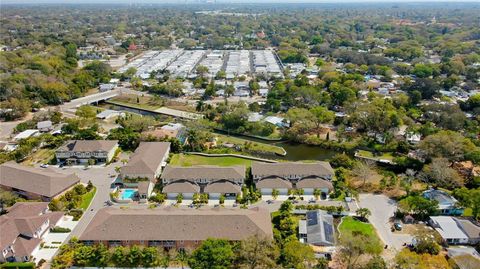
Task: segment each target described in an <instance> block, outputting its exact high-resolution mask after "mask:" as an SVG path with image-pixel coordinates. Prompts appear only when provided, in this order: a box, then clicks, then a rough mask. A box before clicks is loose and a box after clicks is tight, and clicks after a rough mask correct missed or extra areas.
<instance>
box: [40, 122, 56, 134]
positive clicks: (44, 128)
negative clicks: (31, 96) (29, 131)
mask: <svg viewBox="0 0 480 269" xmlns="http://www.w3.org/2000/svg"><path fill="white" fill-rule="evenodd" d="M37 129H38V130H39V131H40V132H42V133H45V132H50V131H51V130H53V124H52V121H49V120H46V121H39V122H37Z"/></svg>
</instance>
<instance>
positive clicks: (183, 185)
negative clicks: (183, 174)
mask: <svg viewBox="0 0 480 269" xmlns="http://www.w3.org/2000/svg"><path fill="white" fill-rule="evenodd" d="M162 192H164V193H197V192H200V187H199V186H198V185H196V184H194V183H191V182H188V181H183V182H173V183H170V184H168V185H167V186H165V187H163V190H162Z"/></svg>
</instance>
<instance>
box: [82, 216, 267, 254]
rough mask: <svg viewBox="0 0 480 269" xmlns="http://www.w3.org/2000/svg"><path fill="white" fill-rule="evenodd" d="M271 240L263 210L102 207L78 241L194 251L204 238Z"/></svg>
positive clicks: (109, 245)
mask: <svg viewBox="0 0 480 269" xmlns="http://www.w3.org/2000/svg"><path fill="white" fill-rule="evenodd" d="M251 236H257V237H259V238H273V232H272V224H271V220H270V213H269V212H268V211H267V210H265V209H260V208H252V209H242V210H240V209H225V208H208V209H198V210H191V209H180V208H165V209H119V208H111V207H110V208H102V209H100V210H99V211H98V212H97V213H96V215H95V217H94V218H93V220H92V221H91V222H90V223H89V224H88V226H87V227H86V229H85V231H84V232H83V233H82V234H81V235H80V237H79V240H80V241H81V242H83V243H84V244H87V245H92V244H99V243H103V244H104V245H106V246H108V247H115V246H132V245H140V246H149V247H158V248H162V249H171V248H174V249H187V248H188V249H195V248H197V247H198V246H200V245H201V243H202V241H204V240H206V239H207V238H222V239H227V240H230V241H240V240H244V239H246V238H249V237H251Z"/></svg>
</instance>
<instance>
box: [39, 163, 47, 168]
mask: <svg viewBox="0 0 480 269" xmlns="http://www.w3.org/2000/svg"><path fill="white" fill-rule="evenodd" d="M40 167H41V168H47V167H48V164H46V163H42V164H41V165H40Z"/></svg>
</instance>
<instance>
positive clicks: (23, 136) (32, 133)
mask: <svg viewBox="0 0 480 269" xmlns="http://www.w3.org/2000/svg"><path fill="white" fill-rule="evenodd" d="M39 134H40V132H39V131H38V130H36V129H28V130H25V131H23V132H21V133H19V134H17V135H16V136H15V137H13V141H19V140H21V139H26V138H29V137H32V136H37V135H39Z"/></svg>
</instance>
